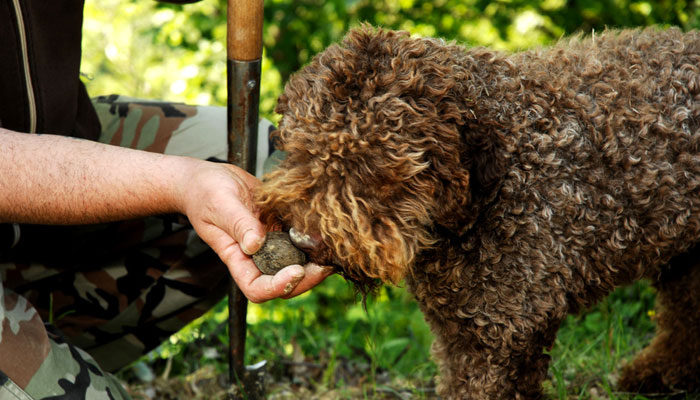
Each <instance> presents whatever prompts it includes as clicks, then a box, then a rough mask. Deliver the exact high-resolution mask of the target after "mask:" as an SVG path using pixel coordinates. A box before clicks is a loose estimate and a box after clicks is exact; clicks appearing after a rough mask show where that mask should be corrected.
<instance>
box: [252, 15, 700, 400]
mask: <svg viewBox="0 0 700 400" xmlns="http://www.w3.org/2000/svg"><path fill="white" fill-rule="evenodd" d="M277 111H278V112H279V113H281V114H282V115H283V119H282V121H281V124H280V130H279V132H278V139H279V143H280V145H281V146H280V147H281V148H282V149H283V150H285V151H286V152H287V153H288V156H287V158H286V160H285V161H284V162H283V163H282V165H281V168H279V169H278V170H276V171H275V172H273V173H272V174H270V175H269V176H268V177H267V180H266V182H265V183H264V184H263V185H262V188H261V189H260V192H259V193H258V198H257V206H258V207H259V208H260V210H261V212H262V218H263V220H265V221H266V222H267V223H279V224H282V225H284V226H285V227H291V228H294V231H295V236H296V237H297V239H296V240H297V242H298V243H300V245H303V246H305V247H307V250H309V254H310V256H311V258H312V259H313V260H314V261H316V262H318V263H321V264H327V265H328V264H330V265H334V266H336V267H337V269H338V271H339V272H341V273H342V274H343V275H344V276H346V277H347V278H348V279H350V280H352V281H354V282H356V283H357V284H358V285H360V286H361V287H367V286H371V285H373V284H374V283H375V281H376V280H380V281H383V282H385V283H393V284H396V283H399V282H401V281H402V280H404V279H405V282H406V283H407V285H408V288H409V290H410V291H411V292H412V293H413V295H414V296H415V298H416V299H417V301H418V302H419V303H420V306H421V309H422V311H423V313H424V314H425V318H426V320H427V321H428V323H429V324H430V326H431V328H432V331H433V332H434V334H435V336H436V341H435V343H434V345H433V354H434V356H435V358H436V360H437V362H438V364H439V367H440V373H441V376H440V378H439V381H438V392H439V394H440V395H441V396H442V397H443V398H449V399H532V398H539V397H540V396H541V382H542V381H543V380H544V379H545V376H546V374H547V366H548V362H549V356H548V355H546V354H543V350H545V349H548V348H550V347H551V346H552V344H553V342H554V339H555V335H556V332H557V329H558V327H559V324H560V323H561V321H562V320H563V319H564V317H565V316H566V315H567V314H569V313H574V312H577V311H579V310H581V309H584V308H586V307H589V306H591V305H592V304H593V303H595V302H596V301H598V300H600V299H601V298H602V297H604V296H605V295H606V294H608V293H609V292H610V291H612V290H613V289H614V288H615V287H616V286H619V285H624V284H627V283H630V282H632V281H634V280H636V279H640V278H648V279H650V280H651V281H652V282H653V283H654V285H655V286H656V288H657V289H658V307H659V313H658V314H659V319H658V334H657V336H656V337H655V338H654V340H653V342H652V343H651V344H650V345H649V347H648V348H646V349H645V350H644V351H643V352H642V354H641V355H640V356H639V357H638V358H637V359H636V360H635V361H634V362H632V363H630V364H629V365H627V366H626V367H625V368H624V370H623V371H622V376H621V378H620V380H619V382H618V383H619V386H620V387H621V388H622V389H624V390H626V391H632V392H638V391H641V392H663V391H667V390H669V389H672V390H678V389H682V390H687V391H697V390H698V389H700V249H699V250H694V247H695V245H696V244H698V242H699V241H700V33H698V32H691V33H685V34H684V33H682V32H680V31H679V30H677V29H669V30H659V29H647V30H643V31H639V30H635V31H621V32H613V31H610V32H606V33H604V34H602V35H594V36H593V37H591V38H587V39H581V38H574V39H571V40H568V41H566V42H561V43H559V44H557V45H555V46H553V47H551V48H548V49H539V50H533V51H527V52H522V53H517V54H504V53H500V52H497V51H492V50H488V49H484V48H475V49H467V48H465V47H462V46H458V45H456V44H453V43H446V42H445V41H442V40H437V39H424V38H413V37H409V35H407V34H405V33H396V32H391V31H385V30H380V29H374V28H371V27H368V26H362V27H360V28H358V29H355V30H354V31H352V32H350V33H349V34H348V36H347V37H346V38H345V40H344V41H343V42H342V44H340V45H334V46H331V47H329V48H328V49H327V50H325V51H324V52H323V53H321V54H319V55H317V56H316V57H315V58H314V60H313V61H312V62H311V64H309V65H308V66H306V67H305V68H304V69H303V70H302V71H301V72H299V73H297V74H296V75H294V76H293V77H292V78H291V79H290V81H289V83H288V84H287V86H286V88H285V92H284V94H283V95H282V96H281V97H280V100H279V105H278V108H277Z"/></svg>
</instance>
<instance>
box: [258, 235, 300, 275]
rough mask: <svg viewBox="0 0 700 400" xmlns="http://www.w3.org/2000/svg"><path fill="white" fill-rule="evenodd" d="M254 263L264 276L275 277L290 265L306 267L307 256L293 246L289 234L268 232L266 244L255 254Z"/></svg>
mask: <svg viewBox="0 0 700 400" xmlns="http://www.w3.org/2000/svg"><path fill="white" fill-rule="evenodd" d="M253 262H254V263H255V265H256V266H257V267H258V269H259V270H260V272H262V273H263V274H267V275H274V274H276V273H277V271H279V270H281V269H282V268H284V267H286V266H288V265H292V264H299V265H304V263H306V254H304V252H303V251H301V250H299V249H298V248H296V247H295V246H294V244H292V241H291V240H290V239H289V234H288V233H287V232H279V231H275V232H268V233H267V235H265V243H263V245H262V247H261V248H260V250H258V251H257V252H256V253H255V254H253Z"/></svg>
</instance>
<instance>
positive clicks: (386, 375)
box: [120, 277, 697, 400]
mask: <svg viewBox="0 0 700 400" xmlns="http://www.w3.org/2000/svg"><path fill="white" fill-rule="evenodd" d="M653 304H654V291H653V289H652V288H650V286H649V285H648V284H647V283H645V282H639V283H636V284H634V285H631V286H629V287H625V288H621V289H618V290H617V291H615V292H614V293H612V294H611V295H610V296H609V297H608V298H606V299H605V300H604V301H602V302H601V303H600V304H598V305H597V306H595V307H593V308H592V309H591V310H588V311H587V312H584V313H581V314H580V315H574V316H569V317H568V318H567V319H566V321H565V322H564V323H563V324H562V327H561V329H560V330H559V333H558V335H557V340H556V343H555V345H554V347H553V348H552V350H551V351H550V355H551V357H552V363H551V365H550V369H549V378H548V379H547V381H546V382H545V383H544V385H543V387H544V391H545V394H546V397H547V398H549V399H561V400H563V399H591V400H594V399H610V400H643V399H645V397H643V396H640V395H635V394H626V393H618V392H616V389H615V382H616V379H617V373H618V371H619V369H620V367H621V365H623V363H624V362H626V361H629V360H631V358H632V357H633V356H634V354H635V353H636V352H638V351H639V350H640V349H641V348H643V347H644V346H645V345H646V344H647V343H648V342H649V340H650V339H651V337H652V336H653V333H654V324H653V317H654V313H653ZM226 313H227V310H226V306H225V302H222V303H220V304H219V305H218V306H217V307H216V308H215V309H214V310H212V311H211V312H210V313H208V314H207V315H206V316H204V317H203V318H200V319H199V320H197V321H195V322H194V323H193V324H191V325H189V326H188V327H187V328H186V329H184V330H183V331H181V332H180V333H178V334H177V335H174V336H173V337H172V338H171V340H170V342H169V343H166V344H164V345H162V346H161V347H160V348H158V349H157V350H156V351H154V352H152V353H151V354H149V355H148V356H147V357H145V358H144V359H142V361H141V362H140V363H139V364H138V366H139V368H144V367H146V368H147V369H149V370H151V371H153V372H154V373H155V374H156V375H157V376H159V377H158V378H156V379H155V380H151V381H150V382H146V383H143V382H141V383H136V384H134V385H132V386H131V389H132V391H133V392H134V393H135V394H136V396H135V397H136V398H149V397H148V396H141V394H142V393H144V390H147V389H148V390H150V391H151V393H157V392H158V390H165V391H174V393H172V394H171V395H169V396H170V397H163V396H161V397H157V398H174V399H176V398H183V399H184V398H188V399H189V398H202V399H204V398H207V399H214V398H225V396H224V395H223V394H221V393H223V389H221V386H222V384H223V382H224V380H223V378H222V377H223V376H225V375H226V371H227V363H226V351H227V344H226V343H227V336H226V329H225V320H226ZM248 323H249V329H248V338H247V344H246V363H247V364H253V363H256V362H258V361H261V360H267V361H268V364H267V372H268V381H267V383H266V387H267V394H268V397H267V398H270V399H433V398H437V397H436V395H435V393H434V381H433V377H434V375H435V374H436V370H437V369H436V366H435V364H434V363H433V362H432V361H431V359H430V357H429V348H430V343H431V342H432V335H431V333H430V330H429V329H428V327H427V325H426V323H425V322H424V320H423V316H422V314H421V313H420V310H419V309H418V306H417V304H416V303H415V302H414V301H413V300H412V299H411V296H410V295H409V294H408V293H407V292H406V291H405V290H404V289H402V288H382V289H381V291H380V292H379V294H378V296H376V297H373V298H369V299H368V300H367V307H366V310H365V309H363V306H362V302H361V301H359V299H358V298H357V296H356V295H355V294H354V292H353V290H352V288H351V287H350V286H349V285H348V284H347V283H345V282H344V281H343V280H342V279H341V278H339V277H332V278H329V279H328V280H327V281H326V282H325V283H324V284H323V285H321V286H320V287H317V288H316V289H314V290H313V291H312V292H310V293H307V294H304V295H302V296H299V297H297V298H295V299H292V300H287V301H284V300H276V301H271V302H268V303H265V304H261V305H257V304H251V305H250V306H249V308H248ZM134 371H135V369H134V368H132V369H129V370H126V371H124V372H122V373H121V375H120V377H121V378H122V379H124V380H126V381H130V382H138V381H139V379H138V376H137V375H138V374H136V373H135V372H134ZM203 371H204V372H203ZM166 372H167V374H166ZM207 385H209V386H216V387H218V392H217V393H219V395H220V396H224V397H217V396H219V395H213V394H211V390H210V388H209V386H207ZM223 386H225V385H223ZM197 387H199V389H197ZM183 388H184V389H183ZM198 390H199V393H204V392H205V391H208V392H207V393H208V394H206V396H207V397H201V396H204V395H200V394H198V392H197V391H198ZM214 391H215V392H216V390H215V389H214ZM139 396H141V397H139ZM197 396H200V397H197ZM678 398H681V399H683V398H688V399H690V398H697V397H675V398H674V399H678ZM654 399H655V400H656V399H665V398H664V397H655V398H654Z"/></svg>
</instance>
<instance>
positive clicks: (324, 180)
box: [257, 26, 473, 285]
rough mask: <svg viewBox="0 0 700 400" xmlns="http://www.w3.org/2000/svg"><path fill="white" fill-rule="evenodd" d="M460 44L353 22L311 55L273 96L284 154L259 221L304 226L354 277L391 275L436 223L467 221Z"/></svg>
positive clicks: (314, 249)
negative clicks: (353, 25)
mask: <svg viewBox="0 0 700 400" xmlns="http://www.w3.org/2000/svg"><path fill="white" fill-rule="evenodd" d="M463 52H464V49H463V48H460V47H458V46H455V45H451V44H447V43H445V42H443V41H441V40H436V39H422V38H412V37H409V35H407V34H406V33H398V32H393V31H384V30H378V29H374V28H371V27H367V26H363V27H360V28H358V29H355V30H353V31H351V32H350V33H349V34H348V35H347V37H346V38H345V40H344V41H343V42H342V43H341V44H340V45H333V46H331V47H329V48H328V49H326V50H325V51H324V52H322V53H320V54H319V55H317V56H316V57H315V58H314V59H313V61H312V62H311V63H310V64H309V65H308V66H306V67H305V68H303V69H302V70H301V71H300V72H298V73H296V74H295V75H293V76H292V77H291V79H290V80H289V83H288V84H287V85H286V88H285V91H284V94H283V95H282V96H281V97H280V99H279V103H278V106H277V109H276V111H277V112H278V113H280V114H282V115H283V118H282V121H281V122H280V126H279V130H278V132H277V133H276V135H277V139H278V145H279V147H281V149H282V150H284V151H285V152H286V153H287V157H286V159H285V160H284V161H283V162H282V164H281V165H280V167H279V168H278V169H277V170H275V171H274V172H272V173H271V174H269V175H267V176H266V178H265V181H264V183H263V185H262V187H261V188H260V191H259V192H258V195H257V205H258V207H259V209H260V211H261V219H262V220H263V221H264V222H266V223H268V224H275V223H278V224H279V223H281V224H282V225H283V226H284V227H286V228H290V227H291V228H294V230H295V231H297V232H303V233H305V234H308V235H309V236H310V237H311V238H312V240H311V242H312V243H314V245H313V246H308V247H309V248H308V249H307V250H309V255H310V257H311V259H312V260H313V261H315V262H317V263H321V264H325V265H334V266H336V267H337V268H338V269H339V272H341V273H342V274H343V275H345V276H346V277H347V278H349V279H350V280H352V281H354V282H355V283H359V284H361V285H367V284H371V283H372V282H375V281H376V280H377V279H379V280H381V281H384V282H388V283H398V282H399V281H400V280H401V279H402V278H403V277H404V275H405V274H406V272H407V271H408V269H409V267H410V266H411V265H412V263H413V262H414V260H415V258H416V255H417V254H419V253H420V252H421V250H423V249H426V248H428V247H431V246H433V245H434V243H435V241H436V239H437V236H438V234H437V233H436V232H437V231H440V230H444V229H448V230H459V229H461V228H462V227H464V225H465V224H467V223H468V221H465V220H466V219H467V218H468V215H467V214H469V212H470V211H469V207H468V205H469V204H470V196H471V194H470V190H469V187H470V172H469V168H467V167H466V166H465V165H464V162H465V159H467V158H469V157H471V156H470V155H469V154H467V153H466V152H467V147H468V146H467V145H466V144H465V141H464V140H463V132H462V130H463V127H464V126H465V123H466V121H465V119H467V118H470V117H469V116H468V114H469V113H468V112H467V108H465V101H468V99H465V98H464V87H463V85H464V84H465V83H466V82H468V81H469V80H468V77H469V75H470V71H469V70H468V68H467V67H465V66H464V65H463V64H461V63H459V62H456V61H455V58H456V57H459V54H463ZM472 114H473V113H472Z"/></svg>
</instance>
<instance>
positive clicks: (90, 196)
mask: <svg viewBox="0 0 700 400" xmlns="http://www.w3.org/2000/svg"><path fill="white" fill-rule="evenodd" d="M0 150H2V151H0V171H4V173H2V174H0V222H18V223H34V224H89V223H97V222H108V221H116V220H124V219H129V218H139V217H144V216H147V215H154V214H164V213H172V212H181V213H184V214H185V215H187V217H188V218H189V219H190V222H191V223H192V225H193V226H194V229H195V230H196V231H197V233H198V234H199V235H200V237H201V238H202V239H203V240H204V241H205V242H207V243H208V244H209V245H210V246H211V247H212V248H213V249H214V251H215V252H216V253H217V254H218V255H219V257H220V258H221V259H222V260H223V261H224V263H226V265H227V266H228V269H229V271H230V272H231V275H232V276H233V277H234V279H235V281H236V283H237V284H238V286H239V287H240V288H241V290H242V291H243V293H244V294H245V295H246V296H247V297H248V298H249V299H250V300H251V301H253V302H262V301H266V300H270V299H273V298H276V297H285V298H288V297H292V296H296V295H298V294H300V293H302V292H304V291H306V290H308V289H309V288H311V287H313V286H315V285H317V284H318V283H319V282H321V281H322V280H323V279H324V278H325V277H327V276H328V275H329V274H330V273H329V272H328V271H327V270H325V269H323V268H321V267H319V266H315V265H309V266H307V267H306V268H302V267H301V266H299V265H293V266H289V267H287V268H285V269H283V270H281V271H280V272H278V273H277V274H276V275H275V276H268V275H262V274H261V273H260V271H259V270H258V269H257V267H256V266H255V265H254V264H253V261H252V260H251V258H250V257H249V254H252V253H254V252H255V251H257V250H258V248H260V245H261V241H262V237H263V235H264V233H265V229H264V227H263V226H262V225H261V223H260V222H259V221H258V219H257V218H256V217H255V215H254V214H253V210H252V190H253V189H254V188H255V187H256V186H257V185H258V181H257V180H256V179H255V178H254V177H253V176H251V175H249V174H247V173H246V172H245V171H243V170H241V169H239V168H236V167H233V166H230V165H227V164H218V163H210V162H207V161H202V160H198V159H194V158H189V157H179V156H170V155H164V154H156V153H148V152H145V151H139V150H133V149H128V148H122V147H117V146H110V145H106V144H101V143H96V142H91V141H87V140H79V139H73V138H67V137H62V136H55V135H35V134H31V135H30V134H24V133H17V132H13V131H9V130H6V129H2V128H0ZM9 171H11V172H9Z"/></svg>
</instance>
